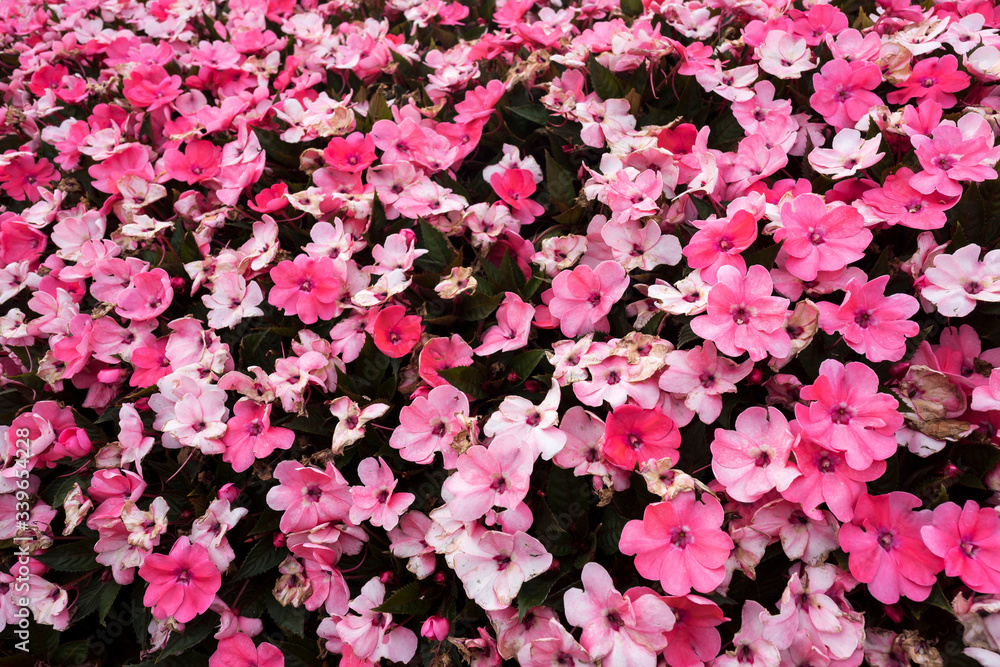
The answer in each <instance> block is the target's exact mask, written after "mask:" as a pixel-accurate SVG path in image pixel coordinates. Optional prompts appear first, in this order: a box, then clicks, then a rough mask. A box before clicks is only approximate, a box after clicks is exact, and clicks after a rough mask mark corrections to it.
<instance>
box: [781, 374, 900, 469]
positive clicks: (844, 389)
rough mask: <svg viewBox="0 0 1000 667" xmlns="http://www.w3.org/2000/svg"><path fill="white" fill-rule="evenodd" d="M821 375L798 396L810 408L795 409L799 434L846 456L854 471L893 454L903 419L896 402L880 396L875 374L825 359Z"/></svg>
mask: <svg viewBox="0 0 1000 667" xmlns="http://www.w3.org/2000/svg"><path fill="white" fill-rule="evenodd" d="M819 373H820V374H819V377H818V378H816V381H815V382H814V383H813V384H811V385H809V386H806V387H803V388H802V391H801V392H800V394H799V395H800V396H801V398H802V400H803V401H811V403H809V405H805V404H804V403H799V404H797V405H796V406H795V418H796V419H797V420H798V421H799V424H801V426H802V430H803V432H804V433H805V434H806V435H808V436H809V437H810V438H811V439H812V440H813V441H815V442H816V443H817V444H819V445H822V446H823V447H826V448H827V449H831V450H833V451H837V452H844V454H845V456H846V460H847V465H849V466H851V467H852V468H854V469H855V470H865V469H867V468H868V467H870V466H871V464H872V462H873V461H883V460H885V459H887V458H889V457H890V456H892V455H893V454H895V453H896V431H897V430H899V427H901V426H902V425H903V417H902V415H900V414H899V411H898V410H897V408H898V406H899V404H898V403H897V402H896V399H895V398H893V397H892V396H890V395H889V394H881V393H879V391H878V376H877V375H876V374H875V371H873V370H872V369H870V368H868V367H867V366H865V365H864V364H862V363H858V362H851V363H849V364H847V365H846V366H845V365H844V364H842V363H840V362H839V361H836V360H834V359H827V360H826V361H824V362H823V363H822V364H821V365H820V367H819Z"/></svg>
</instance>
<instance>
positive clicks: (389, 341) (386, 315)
mask: <svg viewBox="0 0 1000 667" xmlns="http://www.w3.org/2000/svg"><path fill="white" fill-rule="evenodd" d="M420 321H421V320H420V317H419V316H418V315H407V314H406V308H405V307H403V306H389V307H387V308H383V309H382V310H381V311H379V314H378V315H377V316H376V317H375V322H374V324H373V325H372V328H373V331H372V340H374V341H375V347H377V348H378V349H379V351H380V352H382V353H383V354H385V355H386V356H389V357H392V358H393V359H398V358H400V357H403V356H406V355H407V354H409V353H410V350H412V349H413V348H414V347H415V346H416V344H417V341H419V340H420V334H421V333H422V332H423V327H421V326H420Z"/></svg>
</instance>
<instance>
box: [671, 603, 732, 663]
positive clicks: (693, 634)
mask: <svg viewBox="0 0 1000 667" xmlns="http://www.w3.org/2000/svg"><path fill="white" fill-rule="evenodd" d="M662 599H663V601H664V602H666V603H667V606H669V607H670V611H672V612H673V613H674V627H673V629H672V630H668V631H667V632H666V633H665V634H666V637H667V648H666V649H665V650H664V651H663V657H664V659H666V661H667V664H668V665H670V667H702V666H703V665H704V664H705V663H707V662H708V661H710V660H712V659H713V658H715V657H716V656H718V655H719V650H720V649H721V648H722V638H721V637H720V636H719V631H718V630H716V629H715V628H716V627H717V626H719V625H722V624H723V623H724V622H725V621H728V620H729V619H727V618H726V617H725V616H723V615H722V610H721V609H719V606H718V605H717V604H715V603H714V602H712V601H711V600H707V599H705V598H703V597H701V596H700V595H683V596H676V597H665V598H662Z"/></svg>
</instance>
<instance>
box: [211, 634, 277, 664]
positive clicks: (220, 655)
mask: <svg viewBox="0 0 1000 667" xmlns="http://www.w3.org/2000/svg"><path fill="white" fill-rule="evenodd" d="M208 667H285V656H284V655H283V654H282V652H281V649H279V648H278V647H277V646H275V645H274V644H269V643H267V642H262V643H261V644H260V645H259V646H254V643H253V640H252V639H251V638H250V636H249V635H245V634H243V633H242V632H240V633H237V634H235V635H232V636H230V637H225V638H223V639H221V640H219V645H218V646H217V647H216V649H215V653H213V654H212V657H210V658H209V659H208Z"/></svg>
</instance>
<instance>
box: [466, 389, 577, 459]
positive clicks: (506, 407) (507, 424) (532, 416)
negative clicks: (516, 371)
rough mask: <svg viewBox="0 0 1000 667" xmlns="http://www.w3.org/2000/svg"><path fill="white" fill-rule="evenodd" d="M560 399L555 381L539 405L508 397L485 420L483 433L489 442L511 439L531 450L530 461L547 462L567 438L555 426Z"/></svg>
mask: <svg viewBox="0 0 1000 667" xmlns="http://www.w3.org/2000/svg"><path fill="white" fill-rule="evenodd" d="M559 399H560V388H559V383H558V382H556V381H555V380H553V381H552V386H551V387H549V391H548V393H547V394H545V398H544V399H542V402H541V403H539V404H538V405H535V404H534V403H532V402H531V401H529V400H528V399H526V398H524V397H522V396H507V397H506V398H504V399H503V401H502V402H501V403H500V407H499V408H498V409H497V411H496V412H494V413H493V414H491V415H490V418H489V419H488V420H486V424H485V425H483V433H485V434H486V435H487V436H488V437H491V438H494V437H498V436H500V435H507V436H511V437H514V438H516V439H518V440H520V441H521V442H522V443H523V445H524V446H525V447H527V448H529V449H530V452H531V456H532V461H534V460H535V459H537V458H538V457H539V456H541V457H542V458H543V459H545V460H546V461H549V460H551V459H552V457H553V456H555V455H556V454H558V453H559V451H560V450H561V449H562V448H563V446H564V445H565V444H566V434H565V433H563V432H562V431H560V430H559V426H558V424H559Z"/></svg>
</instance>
